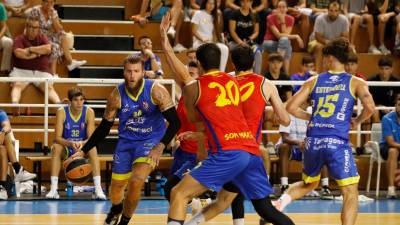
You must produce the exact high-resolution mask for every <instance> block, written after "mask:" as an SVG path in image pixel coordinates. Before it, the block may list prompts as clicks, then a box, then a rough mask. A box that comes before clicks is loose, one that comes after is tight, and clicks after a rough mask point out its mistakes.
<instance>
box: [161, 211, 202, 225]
mask: <svg viewBox="0 0 400 225" xmlns="http://www.w3.org/2000/svg"><path fill="white" fill-rule="evenodd" d="M205 221H206V219H205V218H204V215H203V213H201V212H199V213H196V215H194V216H193V217H192V218H190V220H189V221H187V222H185V223H184V225H198V224H200V223H202V222H205ZM168 225H170V224H168ZM171 225H172V224H171Z"/></svg>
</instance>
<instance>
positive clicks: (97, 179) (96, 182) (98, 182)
mask: <svg viewBox="0 0 400 225" xmlns="http://www.w3.org/2000/svg"><path fill="white" fill-rule="evenodd" d="M93 183H94V186H95V187H96V189H98V188H100V189H101V177H100V176H94V177H93Z"/></svg>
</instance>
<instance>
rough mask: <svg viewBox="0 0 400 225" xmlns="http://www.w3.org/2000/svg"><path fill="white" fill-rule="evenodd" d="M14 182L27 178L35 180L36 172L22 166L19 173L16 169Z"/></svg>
mask: <svg viewBox="0 0 400 225" xmlns="http://www.w3.org/2000/svg"><path fill="white" fill-rule="evenodd" d="M14 174H15V176H14V182H24V181H27V180H33V179H35V178H36V174H34V173H29V172H28V171H26V170H24V168H23V167H22V166H21V167H20V169H19V171H18V173H16V171H14Z"/></svg>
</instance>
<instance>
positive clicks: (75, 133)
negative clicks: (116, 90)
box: [46, 88, 106, 200]
mask: <svg viewBox="0 0 400 225" xmlns="http://www.w3.org/2000/svg"><path fill="white" fill-rule="evenodd" d="M68 99H69V101H70V104H69V106H64V107H61V108H59V109H58V110H57V114H56V127H55V130H56V131H55V132H56V137H55V140H54V144H53V145H52V146H51V178H50V180H51V188H50V191H49V193H47V195H46V198H52V199H58V198H59V197H60V196H59V194H58V191H57V189H58V174H59V172H60V168H61V160H66V159H68V158H69V157H70V156H72V155H74V154H75V153H76V152H78V151H80V150H81V148H82V147H83V145H84V144H85V142H86V141H87V140H88V139H89V137H90V136H91V135H92V133H93V131H94V129H95V122H94V119H95V116H94V111H93V109H91V108H89V107H87V106H85V105H84V104H83V103H84V101H85V97H84V94H83V92H82V90H80V89H78V88H71V89H69V90H68ZM88 156H89V159H90V163H91V165H92V168H93V182H94V186H95V192H94V194H95V198H96V199H101V200H106V196H105V195H104V193H103V189H102V188H101V178H100V162H99V159H98V158H97V150H94V151H90V152H89V153H88Z"/></svg>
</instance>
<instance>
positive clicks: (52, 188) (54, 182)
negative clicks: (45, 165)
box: [50, 176, 58, 191]
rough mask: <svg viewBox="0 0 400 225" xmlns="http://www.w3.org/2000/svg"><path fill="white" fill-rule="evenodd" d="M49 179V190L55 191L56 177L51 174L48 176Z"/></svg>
mask: <svg viewBox="0 0 400 225" xmlns="http://www.w3.org/2000/svg"><path fill="white" fill-rule="evenodd" d="M50 181H51V186H50V190H52V191H57V189H58V177H56V176H51V177H50Z"/></svg>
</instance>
